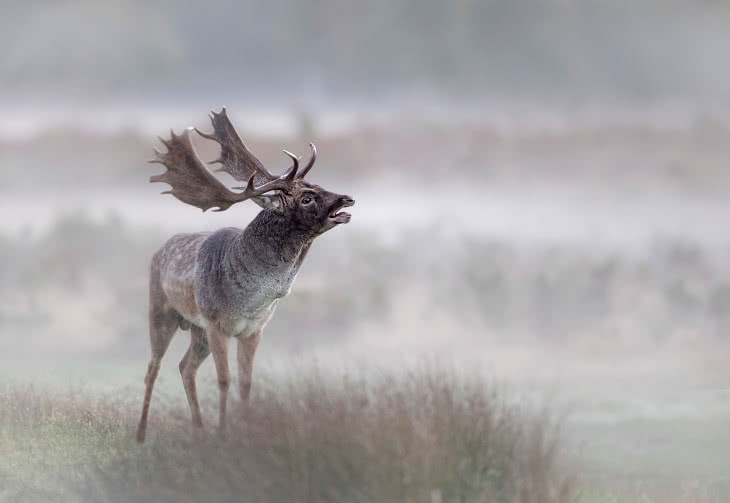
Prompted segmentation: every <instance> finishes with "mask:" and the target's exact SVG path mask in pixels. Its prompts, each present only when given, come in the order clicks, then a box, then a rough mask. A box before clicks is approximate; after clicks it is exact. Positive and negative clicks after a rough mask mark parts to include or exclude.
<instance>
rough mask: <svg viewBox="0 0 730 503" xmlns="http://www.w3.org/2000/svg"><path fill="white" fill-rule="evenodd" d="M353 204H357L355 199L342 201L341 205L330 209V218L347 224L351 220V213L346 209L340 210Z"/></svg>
mask: <svg viewBox="0 0 730 503" xmlns="http://www.w3.org/2000/svg"><path fill="white" fill-rule="evenodd" d="M353 204H355V201H353V200H348V201H344V202H342V203H340V204H339V205H337V206H336V207H334V208H333V209H332V210H331V211H330V214H329V219H330V220H332V221H334V222H335V223H338V224H346V223H347V222H349V221H350V217H351V215H350V214H349V213H347V212H346V211H340V210H342V208H347V207H349V206H352V205H353Z"/></svg>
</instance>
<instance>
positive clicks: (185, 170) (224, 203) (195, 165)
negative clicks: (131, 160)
mask: <svg viewBox="0 0 730 503" xmlns="http://www.w3.org/2000/svg"><path fill="white" fill-rule="evenodd" d="M223 116H224V117H225V113H223ZM229 124H230V123H229ZM192 129H193V128H188V129H186V130H185V132H184V133H183V134H182V135H179V136H178V135H176V134H175V133H174V131H170V139H169V140H163V139H162V138H160V141H161V142H162V143H163V144H164V145H165V147H167V152H165V153H162V152H160V151H159V150H157V149H155V154H156V156H157V159H155V160H153V161H150V162H153V163H158V164H162V165H164V166H165V167H166V168H167V171H165V172H164V173H162V174H160V175H155V176H152V177H150V182H165V183H168V184H170V186H171V187H172V189H171V190H168V191H165V192H163V194H172V195H173V196H175V197H176V198H178V199H179V200H180V201H182V202H184V203H187V204H190V205H192V206H196V207H198V208H200V209H202V210H203V211H205V210H207V209H209V208H213V207H218V209H217V210H214V211H223V210H226V209H228V208H229V207H230V206H231V205H232V204H234V203H238V202H241V201H245V200H246V199H250V198H252V197H256V196H260V195H262V194H264V193H265V192H269V191H271V190H288V189H289V188H290V187H291V183H292V180H293V179H294V177H295V176H296V174H297V170H298V168H299V162H298V159H297V158H296V157H294V156H293V154H290V153H288V152H287V154H288V155H289V156H291V157H292V159H293V160H294V164H293V165H292V167H291V168H290V169H289V171H288V172H287V173H286V174H284V175H282V176H280V177H275V176H273V175H271V173H269V172H268V171H266V169H265V168H263V166H261V167H260V168H258V167H256V169H254V170H252V171H251V173H249V176H248V184H247V185H246V188H245V189H244V191H243V192H233V191H232V190H230V189H229V188H228V187H226V186H225V185H223V183H222V182H221V181H220V180H218V179H217V178H216V177H215V176H214V175H213V173H211V172H210V171H209V170H208V168H206V167H205V165H204V164H203V162H202V161H201V160H200V158H199V157H198V154H197V153H196V152H195V149H194V148H193V144H192V142H191V140H190V131H191V130H192ZM232 131H233V133H234V134H235V130H232ZM237 136H238V135H236V137H237ZM239 141H240V138H239ZM241 145H243V142H241ZM244 149H245V147H244ZM246 152H248V150H246ZM249 154H250V152H249ZM250 157H251V158H252V159H254V160H256V162H258V163H259V165H260V164H261V163H260V162H259V161H258V159H256V158H255V157H254V156H253V154H250ZM257 175H262V176H265V177H266V178H267V181H266V182H265V183H263V184H261V185H259V186H255V185H254V183H255V178H256V176H257ZM269 177H270V178H269Z"/></svg>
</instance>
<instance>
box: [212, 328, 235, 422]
mask: <svg viewBox="0 0 730 503" xmlns="http://www.w3.org/2000/svg"><path fill="white" fill-rule="evenodd" d="M208 346H209V347H210V352H211V353H212V354H213V360H215V370H216V373H217V374H218V391H220V414H219V416H218V433H219V434H220V435H223V434H225V431H226V404H227V403H228V387H229V386H230V385H231V373H230V371H229V370H228V337H227V336H226V334H225V333H223V332H222V331H221V330H220V329H218V328H209V329H208Z"/></svg>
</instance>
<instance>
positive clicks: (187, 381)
mask: <svg viewBox="0 0 730 503" xmlns="http://www.w3.org/2000/svg"><path fill="white" fill-rule="evenodd" d="M209 354H210V347H209V345H208V339H207V338H206V336H205V332H204V331H203V329H202V328H200V327H198V326H195V325H193V326H192V327H191V328H190V347H189V348H188V351H187V353H185V356H184V357H183V359H182V361H181V362H180V375H181V376H182V381H183V386H185V394H186V395H187V397H188V405H189V406H190V414H191V415H192V420H193V426H195V427H198V428H200V427H202V426H203V418H202V417H201V415H200V405H199V404H198V392H197V390H196V386H195V375H196V373H197V371H198V367H200V364H201V363H203V361H204V360H205V359H206V358H207V357H208V355H209Z"/></svg>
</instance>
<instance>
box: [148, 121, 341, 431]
mask: <svg viewBox="0 0 730 503" xmlns="http://www.w3.org/2000/svg"><path fill="white" fill-rule="evenodd" d="M210 120H211V123H212V125H213V132H212V133H203V132H201V131H200V130H198V129H197V128H192V127H191V128H187V129H186V130H185V131H184V132H183V133H182V134H181V135H176V134H175V132H174V131H172V130H171V131H170V139H169V140H165V139H162V138H160V141H161V142H162V144H163V145H164V146H165V147H166V150H167V151H166V152H164V153H163V152H161V151H159V150H157V149H156V148H155V159H154V160H152V161H150V162H152V163H159V164H162V165H164V166H165V168H166V171H165V172H164V173H162V174H159V175H154V176H152V177H150V182H164V183H167V184H168V185H170V187H171V189H170V190H167V191H165V192H162V193H163V194H171V195H173V196H174V197H175V198H177V199H179V200H180V201H182V202H183V203H186V204H189V205H192V206H195V207H197V208H200V209H202V210H203V211H204V212H205V211H206V210H208V209H210V208H215V210H214V211H224V210H227V209H228V208H229V207H231V206H232V205H234V204H236V203H240V202H243V201H247V200H251V201H253V202H254V203H256V204H257V205H258V206H259V207H260V208H261V211H259V213H258V214H257V215H256V217H255V218H254V219H253V220H252V221H251V222H250V223H249V224H248V225H247V226H246V227H245V228H244V229H239V228H233V227H226V228H222V229H219V230H217V231H214V232H195V233H186V234H176V235H174V236H172V237H171V238H170V239H169V240H168V241H167V242H166V243H165V244H164V245H163V246H162V247H161V248H160V249H159V250H158V251H157V252H156V253H154V255H153V257H152V260H151V263H150V269H149V335H150V346H151V350H152V356H151V359H150V361H149V364H148V366H147V373H146V376H145V379H144V382H145V394H144V401H143V404H142V414H141V417H140V420H139V425H138V428H137V441H138V442H139V443H142V442H144V439H145V434H146V431H147V418H148V415H149V409H150V402H151V399H152V388H153V387H154V384H155V380H156V378H157V374H158V372H159V369H160V362H161V360H162V357H163V356H164V354H165V352H166V350H167V348H168V347H169V345H170V341H171V340H172V337H173V335H174V334H175V333H176V331H177V330H178V329H180V330H183V331H186V330H189V331H190V346H189V348H188V350H187V352H186V353H185V356H183V358H182V360H181V361H180V365H179V370H180V375H181V376H182V382H183V386H184V388H185V393H186V395H187V400H188V405H189V408H190V413H191V417H192V423H193V427H194V430H195V431H201V430H202V427H203V421H202V417H201V413H200V405H199V404H198V396H197V390H196V385H195V377H196V373H197V370H198V368H199V367H200V365H201V364H202V363H203V361H204V360H205V359H206V358H207V357H208V355H209V354H211V353H212V354H213V360H214V362H215V369H216V375H217V378H218V390H219V394H220V397H219V398H220V401H219V417H218V432H219V433H220V434H221V435H223V436H224V435H225V431H226V404H227V401H228V389H229V386H230V383H231V376H230V371H229V365H228V346H229V339H231V338H234V339H236V341H237V345H238V349H237V364H238V384H239V394H240V398H241V404H242V405H243V406H244V409H245V408H246V407H248V402H249V395H250V392H251V382H252V374H253V360H254V356H255V354H256V349H257V347H258V345H259V342H260V340H261V336H262V333H263V330H264V327H265V326H266V324H267V323H268V322H269V320H270V319H271V317H272V316H273V314H274V311H275V310H276V307H277V304H278V303H279V300H280V299H281V298H282V297H284V296H286V295H288V294H289V292H290V291H291V287H292V284H293V282H294V280H295V278H296V276H297V273H298V272H299V268H300V267H301V265H302V262H303V261H304V259H305V257H306V256H307V253H308V252H309V249H310V247H311V246H312V243H313V241H314V239H316V238H317V237H319V236H321V235H322V234H324V233H325V232H327V231H329V230H331V229H333V228H335V227H336V226H338V225H340V224H346V223H348V222H349V221H350V217H351V215H350V214H349V213H347V212H345V211H342V210H343V208H346V207H349V206H352V205H353V204H354V203H355V200H354V199H353V198H352V197H350V196H347V195H342V194H336V193H334V192H329V191H327V190H325V189H323V188H322V187H320V186H318V185H315V184H313V183H310V182H308V181H306V180H305V176H306V175H307V174H308V173H309V171H310V170H311V169H312V166H313V165H314V163H315V161H316V159H317V149H316V147H315V146H314V144H311V143H310V147H311V150H312V153H311V158H310V159H309V161H308V162H307V164H306V165H305V166H304V167H303V168H302V169H300V167H299V162H300V158H299V157H297V156H295V155H294V154H292V153H291V152H288V151H287V150H284V153H285V154H286V155H287V156H288V157H289V158H290V159H291V161H292V165H291V167H290V168H289V170H288V171H286V172H285V173H284V174H283V175H281V176H276V175H273V174H272V173H271V172H270V171H269V170H268V169H266V168H265V167H264V165H263V164H262V162H261V161H260V160H259V159H258V158H257V157H256V156H255V155H254V154H253V153H252V152H251V151H250V150H249V149H248V147H247V146H246V145H245V144H244V142H243V141H242V140H241V137H240V136H239V135H238V133H237V131H236V129H235V127H234V126H233V124H232V123H231V121H230V120H229V118H228V115H227V113H226V109H225V107H223V109H222V110H221V111H220V112H218V113H216V112H212V113H211V115H210ZM193 131H195V132H196V133H197V134H198V135H200V136H201V137H202V138H204V139H207V140H212V141H214V142H216V143H218V145H219V146H220V157H218V159H216V160H215V161H211V164H212V163H218V164H220V165H221V166H220V168H218V169H217V170H216V171H222V172H226V173H228V174H229V175H230V176H231V177H233V178H234V179H235V180H236V181H239V182H243V183H245V186H241V187H232V188H228V186H226V185H225V184H224V183H223V182H222V181H221V180H220V179H219V178H218V177H217V176H215V175H214V174H213V172H211V171H210V170H209V169H208V168H207V167H206V165H205V164H204V163H203V161H201V160H200V158H199V157H198V154H197V152H196V151H195V148H194V147H193V144H192V141H191V135H192V132H193Z"/></svg>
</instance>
